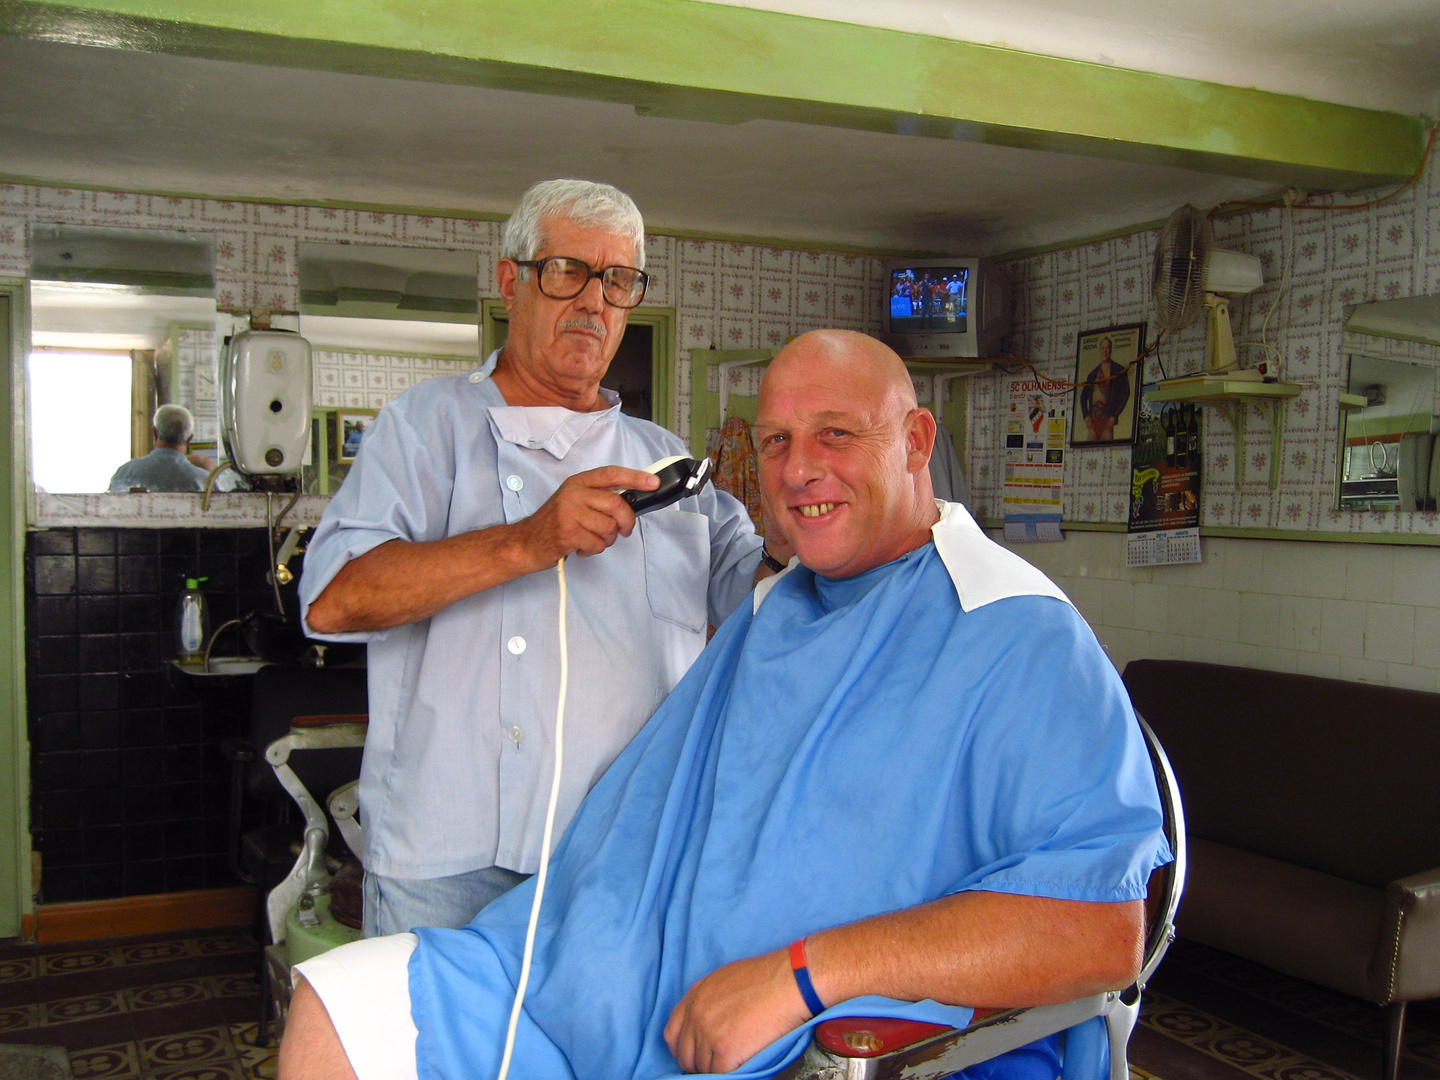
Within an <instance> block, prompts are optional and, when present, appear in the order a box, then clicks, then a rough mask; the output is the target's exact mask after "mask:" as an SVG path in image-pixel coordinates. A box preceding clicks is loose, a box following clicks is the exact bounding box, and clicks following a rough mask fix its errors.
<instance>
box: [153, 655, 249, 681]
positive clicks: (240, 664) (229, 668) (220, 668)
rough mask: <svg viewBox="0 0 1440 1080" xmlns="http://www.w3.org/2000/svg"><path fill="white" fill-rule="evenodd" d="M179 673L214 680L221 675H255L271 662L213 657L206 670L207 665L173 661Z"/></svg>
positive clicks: (236, 657) (233, 657)
mask: <svg viewBox="0 0 1440 1080" xmlns="http://www.w3.org/2000/svg"><path fill="white" fill-rule="evenodd" d="M170 663H171V664H173V665H174V666H175V669H176V670H177V671H182V672H184V673H185V674H186V675H198V676H199V677H201V678H210V679H213V678H215V677H216V676H219V675H230V676H235V675H254V674H255V672H257V671H259V670H260V669H261V668H262V667H264V666H265V665H266V664H267V663H269V661H267V660H261V659H260V658H259V657H258V656H212V657H211V658H210V670H209V671H206V670H205V665H203V664H198V663H191V664H182V663H180V661H178V660H171V661H170Z"/></svg>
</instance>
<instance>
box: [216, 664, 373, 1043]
mask: <svg viewBox="0 0 1440 1080" xmlns="http://www.w3.org/2000/svg"><path fill="white" fill-rule="evenodd" d="M251 702H252V704H251V715H250V727H249V731H248V738H246V739H230V740H227V741H226V743H225V744H224V750H225V753H226V756H227V757H228V758H229V759H230V761H231V762H232V772H231V792H230V797H231V817H232V821H233V822H234V823H235V827H234V829H233V830H232V834H231V835H232V839H231V860H232V865H233V866H234V869H235V872H236V874H237V875H238V876H239V877H240V878H241V880H243V881H246V882H249V883H251V884H254V885H255V886H256V887H257V890H258V896H257V908H256V916H255V936H256V938H257V939H258V940H260V942H261V943H262V945H264V946H265V953H264V959H263V961H262V968H261V972H260V981H261V987H262V1000H261V1016H260V1026H259V1032H258V1037H257V1042H258V1044H259V1045H261V1046H264V1045H267V1044H268V1027H269V1022H270V1019H271V1016H272V1012H273V1013H274V1015H275V1017H276V1019H277V1020H279V1021H280V1022H282V1023H283V1020H284V1014H285V1011H286V1006H287V1004H288V1001H289V986H290V983H289V970H290V967H291V965H292V964H293V963H298V962H299V961H300V960H303V959H305V958H307V957H308V956H313V955H315V954H316V953H318V952H323V951H324V950H325V948H329V947H330V946H331V945H334V944H339V943H341V941H343V940H349V939H350V938H351V937H354V936H356V935H357V934H358V930H359V906H360V905H359V880H360V873H361V872H360V869H359V860H358V854H359V852H360V851H361V850H362V845H361V837H360V833H359V825H358V822H357V820H356V816H355V815H356V810H357V804H356V800H355V788H356V778H357V777H358V776H359V775H360V757H361V747H362V746H363V744H364V733H365V721H366V710H367V709H368V704H367V692H366V672H365V670H364V669H363V668H307V667H299V666H290V665H279V664H276V665H271V666H268V667H263V668H261V669H260V670H259V671H258V672H256V674H255V682H254V692H253V695H252V699H251ZM297 751H298V752H297ZM292 752H294V753H293V758H292ZM312 792H318V793H320V794H321V795H322V796H323V795H324V794H325V793H326V792H333V793H334V794H333V795H332V796H331V798H330V800H329V803H330V805H331V806H332V807H334V811H332V813H336V812H338V816H337V817H336V819H335V820H336V824H337V826H338V829H332V828H331V827H330V819H329V818H328V817H327V815H326V812H325V810H324V809H323V808H321V806H320V804H319V802H318V801H317V799H316V798H315V797H314V796H312V794H311V793H312ZM246 796H249V798H250V799H252V800H254V801H255V802H257V803H259V805H260V806H261V807H263V809H264V815H265V823H264V824H262V825H260V826H259V827H257V828H254V829H251V830H249V831H247V832H244V833H243V834H242V833H241V832H240V829H239V822H240V821H241V819H242V808H243V805H244V801H245V797H246ZM297 808H298V810H299V815H298V817H299V820H297V815H296V812H295V811H296V809H297ZM337 834H338V835H337ZM342 837H343V840H344V842H343V843H342V840H341V838H342ZM332 876H333V877H334V879H335V880H334V881H333V882H332ZM347 884H348V886H349V890H350V893H351V894H353V897H354V903H353V905H350V907H352V908H353V912H354V914H353V917H351V916H348V915H346V914H345V912H344V911H341V910H339V909H340V908H342V907H344V906H345V905H337V911H336V913H335V914H336V915H338V916H339V918H340V919H344V920H346V921H347V923H348V925H345V924H341V927H340V929H337V928H336V918H335V917H334V916H332V913H331V909H330V903H331V899H332V896H333V895H335V894H337V893H342V892H344V891H345V888H346V886H347ZM302 918H303V921H300V922H296V920H297V919H302Z"/></svg>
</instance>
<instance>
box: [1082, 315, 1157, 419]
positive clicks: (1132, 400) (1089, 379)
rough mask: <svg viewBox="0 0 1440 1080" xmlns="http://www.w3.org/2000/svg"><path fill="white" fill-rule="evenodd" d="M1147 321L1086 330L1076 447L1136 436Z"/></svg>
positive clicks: (1083, 342) (1083, 343)
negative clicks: (1141, 356) (1145, 322)
mask: <svg viewBox="0 0 1440 1080" xmlns="http://www.w3.org/2000/svg"><path fill="white" fill-rule="evenodd" d="M1144 351H1145V324H1144V323H1143V322H1142V323H1127V324H1126V325H1124V326H1106V327H1103V328H1102V329H1099V330H1086V331H1085V332H1084V333H1083V334H1081V335H1080V336H1079V337H1078V338H1077V339H1076V341H1075V408H1074V410H1073V411H1072V415H1073V416H1074V421H1073V423H1072V424H1071V426H1070V445H1071V446H1117V445H1121V444H1125V443H1133V442H1134V441H1135V427H1136V415H1137V413H1138V411H1139V408H1140V385H1141V382H1142V378H1141V377H1142V375H1143V374H1144V364H1143V362H1140V359H1139V358H1140V355H1141V354H1142V353H1143V352H1144Z"/></svg>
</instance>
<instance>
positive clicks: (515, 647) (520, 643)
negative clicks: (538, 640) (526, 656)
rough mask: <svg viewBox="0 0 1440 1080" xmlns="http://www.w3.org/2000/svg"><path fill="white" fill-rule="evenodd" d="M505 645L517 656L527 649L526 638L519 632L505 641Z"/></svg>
mask: <svg viewBox="0 0 1440 1080" xmlns="http://www.w3.org/2000/svg"><path fill="white" fill-rule="evenodd" d="M505 647H506V648H507V649H509V650H510V651H511V652H512V653H514V654H515V655H516V656H519V655H520V654H521V653H522V652H524V651H525V639H524V638H523V637H521V636H520V635H519V634H516V635H515V636H514V637H512V638H511V639H510V640H509V641H507V642H506V643H505Z"/></svg>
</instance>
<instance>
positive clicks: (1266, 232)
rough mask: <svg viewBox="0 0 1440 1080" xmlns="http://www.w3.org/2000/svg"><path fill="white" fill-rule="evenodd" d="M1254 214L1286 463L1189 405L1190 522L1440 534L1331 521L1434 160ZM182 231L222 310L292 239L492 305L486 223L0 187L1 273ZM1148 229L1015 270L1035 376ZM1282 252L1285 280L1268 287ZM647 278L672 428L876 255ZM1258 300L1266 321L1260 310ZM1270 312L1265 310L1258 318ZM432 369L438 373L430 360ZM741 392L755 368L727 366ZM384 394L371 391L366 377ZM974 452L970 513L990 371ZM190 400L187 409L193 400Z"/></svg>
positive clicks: (872, 309)
mask: <svg viewBox="0 0 1440 1080" xmlns="http://www.w3.org/2000/svg"><path fill="white" fill-rule="evenodd" d="M1290 219H1291V220H1290V221H1289V222H1288V223H1287V220H1286V215H1285V214H1284V213H1283V212H1281V211H1278V210H1263V211H1260V210H1257V211H1253V212H1249V213H1245V214H1241V215H1237V216H1234V217H1229V218H1226V219H1224V220H1221V221H1218V222H1217V223H1216V239H1217V243H1218V244H1219V245H1220V246H1223V247H1229V248H1233V249H1236V250H1240V251H1246V252H1249V253H1251V254H1255V255H1258V256H1259V257H1260V259H1261V260H1262V263H1263V264H1264V266H1265V275H1266V284H1265V285H1264V286H1263V287H1262V288H1261V289H1260V290H1258V291H1257V292H1256V293H1254V294H1252V295H1250V296H1248V297H1245V298H1242V299H1240V300H1238V301H1235V302H1234V303H1233V305H1232V308H1231V311H1232V318H1233V322H1234V327H1235V337H1236V340H1237V342H1240V343H1241V345H1240V348H1241V350H1242V355H1243V356H1245V357H1246V358H1247V359H1251V360H1253V359H1256V358H1258V357H1259V356H1260V355H1261V354H1262V352H1263V351H1264V350H1262V349H1261V347H1260V346H1259V345H1257V344H1253V343H1255V342H1259V341H1260V338H1261V333H1262V326H1263V327H1264V328H1265V336H1266V339H1267V340H1268V343H1269V344H1270V345H1272V346H1275V347H1276V348H1278V349H1279V352H1280V354H1281V356H1282V357H1283V359H1282V365H1281V366H1282V372H1283V375H1284V377H1285V378H1287V379H1291V380H1294V381H1298V382H1300V383H1302V385H1303V387H1304V390H1303V392H1302V393H1301V394H1300V396H1299V397H1297V398H1295V399H1293V400H1291V401H1290V402H1288V403H1287V404H1286V405H1285V406H1284V408H1283V422H1284V431H1285V443H1284V450H1283V453H1284V460H1283V462H1282V472H1281V479H1280V485H1279V488H1278V490H1277V491H1275V492H1273V493H1272V492H1271V491H1270V490H1269V488H1268V475H1269V471H1270V470H1269V464H1270V462H1269V456H1270V428H1269V424H1268V422H1267V421H1266V420H1265V419H1264V418H1263V417H1262V416H1261V415H1259V413H1258V412H1257V411H1256V410H1253V409H1251V410H1249V411H1248V414H1247V417H1246V433H1245V438H1244V442H1243V445H1242V448H1241V452H1242V453H1243V454H1244V455H1245V480H1244V483H1243V485H1242V486H1241V487H1240V488H1239V490H1237V489H1236V487H1235V484H1234V482H1233V468H1234V460H1233V455H1234V453H1235V440H1234V433H1233V430H1232V428H1231V426H1230V420H1229V419H1228V418H1227V416H1226V415H1225V414H1224V413H1222V412H1220V411H1219V410H1216V409H1207V410H1206V413H1205V423H1206V431H1207V434H1206V440H1205V444H1206V445H1205V468H1206V491H1205V502H1204V515H1203V518H1202V522H1203V523H1204V524H1206V525H1211V526H1226V527H1251V528H1276V529H1289V530H1296V531H1323V532H1342V533H1343V532H1352V533H1370V534H1384V533H1397V534H1410V533H1423V534H1430V535H1436V534H1440V515H1437V514H1434V513H1428V514H1413V513H1393V512H1391V513H1385V512H1371V513H1354V512H1345V513H1342V512H1339V511H1337V510H1335V509H1333V507H1332V506H1331V503H1332V499H1333V477H1334V473H1335V467H1336V456H1337V447H1338V437H1339V435H1338V432H1339V407H1338V403H1337V394H1338V392H1339V390H1340V388H1341V386H1342V384H1343V382H1344V378H1345V365H1344V362H1343V356H1342V351H1343V350H1342V340H1341V339H1342V333H1341V323H1342V321H1343V310H1342V309H1343V306H1344V305H1345V304H1350V303H1358V302H1363V301H1366V300H1374V299H1385V298H1390V297H1399V296H1410V295H1417V294H1420V293H1426V292H1436V291H1440V167H1437V166H1436V164H1435V163H1434V162H1433V161H1432V162H1431V164H1430V165H1429V167H1428V169H1427V171H1426V173H1425V175H1424V176H1422V177H1421V179H1420V182H1419V183H1417V184H1416V185H1414V186H1413V187H1411V188H1409V189H1407V190H1406V191H1404V192H1402V193H1401V194H1400V195H1399V196H1398V197H1396V198H1394V199H1393V200H1391V201H1389V202H1387V203H1384V204H1381V205H1379V206H1375V207H1371V208H1367V209H1363V210H1348V211H1347V210H1336V211H1331V212H1317V211H1294V212H1293V213H1292V214H1291V215H1290ZM57 221H58V222H66V223H71V224H97V225H99V224H107V225H127V226H132V227H155V228H171V229H173V228H183V229H196V230H203V231H207V232H212V233H214V234H215V236H216V253H217V271H216V277H217V290H218V297H217V300H218V302H219V303H220V304H221V305H222V306H231V305H233V306H269V307H274V308H282V309H293V308H294V307H296V305H297V293H298V285H297V272H296V256H297V246H298V244H299V243H300V241H302V240H309V241H326V240H331V241H334V240H341V239H348V240H355V241H364V242H366V243H379V244H396V245H403V246H422V247H445V248H463V249H467V250H473V251H475V252H476V253H477V255H478V258H479V267H480V269H479V275H480V276H479V281H480V291H481V293H482V295H487V296H493V295H495V290H494V284H493V283H494V266H495V260H496V257H497V252H498V247H499V235H500V226H499V224H498V223H495V222H487V221H469V220H463V219H456V218H441V217H424V216H417V215H408V214H387V213H379V212H370V211H359V210H338V209H330V208H317V207H294V206H274V205H266V204H252V203H227V202H218V201H213V200H208V199H176V198H168V197H160V196H149V195H134V194H127V193H122V192H93V191H72V190H63V189H57V188H45V187H26V186H19V185H0V274H3V275H10V276H17V277H19V276H24V274H25V273H26V268H27V266H28V254H27V247H26V245H27V225H28V224H29V223H30V222H57ZM1157 236H1158V231H1149V232H1143V233H1138V234H1134V235H1131V236H1124V237H1118V238H1115V239H1111V240H1105V241H1100V242H1097V243H1093V244H1085V245H1080V246H1077V247H1072V248H1067V249H1064V250H1060V251H1053V252H1047V253H1045V254H1041V255H1036V256H1032V257H1029V258H1024V259H1018V260H1014V261H1012V262H1010V263H1008V264H1006V267H1005V269H1006V272H1007V273H1008V274H1009V275H1010V277H1011V279H1012V281H1013V283H1014V286H1015V296H1016V300H1015V322H1016V331H1015V334H1014V336H1013V338H1012V347H1013V351H1014V353H1015V354H1016V355H1018V356H1023V357H1026V358H1028V359H1030V360H1032V361H1033V362H1034V364H1035V366H1036V367H1037V368H1038V369H1039V370H1040V371H1041V372H1042V373H1043V374H1045V375H1047V376H1050V377H1052V378H1060V379H1065V380H1069V379H1071V378H1072V377H1073V375H1074V348H1075V336H1076V334H1077V333H1079V332H1081V331H1083V330H1086V329H1090V328H1094V327H1099V326H1106V325H1111V324H1114V323H1123V322H1132V321H1140V320H1145V321H1148V322H1150V323H1151V324H1152V329H1151V337H1152V339H1153V337H1154V328H1153V322H1154V320H1153V316H1152V313H1151V305H1150V295H1149V278H1150V260H1151V255H1152V252H1153V249H1154V245H1155V241H1156V238H1157ZM1287 251H1288V252H1289V263H1290V280H1289V285H1288V288H1287V289H1286V290H1285V292H1284V293H1283V295H1279V296H1278V302H1277V293H1279V292H1280V288H1279V286H1280V278H1281V275H1282V273H1283V270H1284V264H1285V261H1286V258H1285V256H1286V253H1287ZM646 257H647V267H648V269H650V270H651V272H652V273H653V274H654V275H655V283H654V285H653V287H652V289H651V293H650V296H649V298H648V302H649V303H652V304H654V305H656V306H662V307H674V308H675V309H676V315H677V330H676V333H677V338H678V342H677V344H678V346H679V350H680V360H681V363H679V364H678V365H677V373H676V374H677V384H678V385H677V386H676V392H677V395H676V396H677V402H678V406H679V410H680V416H681V425H680V426H681V432H680V434H682V435H687V434H688V432H687V431H686V430H685V428H686V427H688V423H687V421H688V415H689V402H690V387H689V378H690V374H689V365H688V364H687V363H685V362H684V360H685V359H686V358H687V356H688V350H689V349H691V348H697V347H700V348H718V349H726V348H778V347H779V346H780V345H782V344H784V342H785V340H786V339H787V338H788V337H790V336H793V335H794V334H798V333H801V332H803V331H805V330H808V329H812V328H815V327H820V326H840V327H848V328H852V329H856V330H862V331H866V332H870V333H874V332H876V331H877V330H878V321H877V312H878V307H879V297H880V291H881V289H882V280H881V267H880V261H879V260H878V259H876V258H872V257H868V256H858V255H850V254H841V253H836V252H824V251H804V250H796V249H789V248H772V247H762V246H757V245H752V244H739V243H730V242H724V241H715V240H695V239H685V238H678V237H670V236H661V235H651V236H649V237H647V241H646ZM1272 306H1273V308H1274V310H1273V312H1271V311H1270V309H1271V308H1272ZM1267 313H1268V314H1269V319H1268V322H1267V319H1266V317H1267ZM1204 334H1205V331H1204V325H1203V321H1202V322H1199V323H1196V324H1195V325H1193V326H1191V327H1189V328H1188V329H1186V330H1184V331H1181V332H1179V333H1178V334H1175V335H1172V336H1171V337H1170V338H1168V339H1167V340H1166V341H1165V343H1164V345H1163V346H1162V348H1161V350H1160V352H1159V360H1160V362H1161V363H1162V364H1163V366H1164V369H1165V371H1166V373H1167V374H1169V375H1177V374H1182V373H1188V372H1191V371H1195V370H1198V369H1199V368H1200V367H1202V366H1203V354H1204ZM423 363H424V362H423V361H419V360H412V359H409V358H397V357H371V358H368V359H367V358H365V357H364V356H362V355H360V354H339V353H334V354H320V363H319V364H318V365H317V401H320V402H321V403H322V404H323V403H330V402H332V401H333V399H334V398H335V396H336V395H337V394H338V395H339V401H338V402H337V403H338V404H340V405H347V404H349V405H352V406H357V405H358V402H359V400H360V395H361V394H362V393H363V394H364V401H365V405H364V407H371V408H373V407H376V405H377V404H378V403H379V401H380V399H381V398H388V397H389V396H393V395H394V394H395V393H398V392H399V390H400V389H401V388H403V386H404V385H408V384H409V382H411V381H413V380H414V379H416V378H419V377H424V375H425V374H426V371H425V370H423V369H422V368H423ZM437 372H438V369H437ZM732 378H733V379H734V380H735V382H736V389H737V390H739V391H741V392H753V389H754V387H753V385H752V384H753V382H754V381H755V380H756V379H757V378H758V373H757V372H756V371H755V370H754V369H750V370H742V371H739V372H736V373H733V375H732ZM382 384H383V385H382ZM967 384H968V392H969V395H970V400H969V409H970V414H971V415H970V424H969V429H968V430H969V433H970V445H969V447H968V453H967V456H966V461H967V468H968V471H969V474H970V480H971V486H972V488H973V491H974V501H975V505H976V508H977V510H978V511H979V513H980V514H981V515H982V516H998V514H999V513H1000V486H999V482H1000V471H1001V461H1002V453H1001V447H1000V445H999V431H1000V429H999V426H998V423H997V417H998V415H999V410H1000V409H1001V407H1002V404H1003V403H1002V402H1001V401H1000V400H999V395H1000V390H1001V386H1002V379H1001V376H1000V375H999V374H998V373H996V374H993V375H980V376H977V377H975V378H972V379H969V380H967ZM197 404H198V400H197ZM1128 474H1129V450H1128V448H1127V447H1119V448H1108V447H1085V448H1079V449H1076V450H1074V451H1072V452H1071V453H1070V454H1069V455H1068V461H1067V465H1066V477H1065V480H1066V496H1065V500H1066V505H1065V516H1066V518H1067V519H1069V520H1071V521H1100V522H1122V521H1123V520H1124V517H1125V496H1126V490H1127V486H1128Z"/></svg>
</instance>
